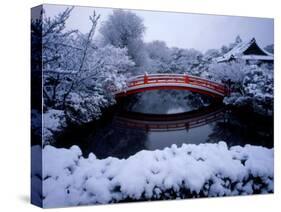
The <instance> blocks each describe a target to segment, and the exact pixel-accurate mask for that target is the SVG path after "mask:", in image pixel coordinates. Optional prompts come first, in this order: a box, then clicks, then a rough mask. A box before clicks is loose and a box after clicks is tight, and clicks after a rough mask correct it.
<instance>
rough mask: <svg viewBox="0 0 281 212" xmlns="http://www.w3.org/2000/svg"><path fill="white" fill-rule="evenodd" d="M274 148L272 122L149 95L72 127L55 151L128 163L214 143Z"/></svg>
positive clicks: (196, 99)
mask: <svg viewBox="0 0 281 212" xmlns="http://www.w3.org/2000/svg"><path fill="white" fill-rule="evenodd" d="M221 140H223V141H225V142H226V143H227V144H228V146H235V145H240V146H244V145H246V144H252V145H259V146H265V147H270V148H271V147H273V118H272V117H262V116H259V115H257V114H254V113H251V112H249V111H246V110H244V109H243V110H242V109H240V110H237V109H236V110H232V109H229V108H226V107H225V106H223V105H222V104H221V103H219V102H214V101H213V100H212V99H211V98H208V97H205V96H201V95H198V94H192V93H188V92H186V91H165V90H164V91H149V92H144V93H140V94H137V95H132V96H128V97H125V98H123V99H121V100H119V101H118V103H117V105H116V106H115V107H113V108H111V109H110V110H108V111H107V112H106V113H105V114H104V115H103V117H101V119H100V120H99V121H96V122H93V123H91V124H88V125H85V126H79V127H77V126H76V127H70V128H69V129H67V130H66V131H65V132H64V133H63V134H62V135H60V136H59V137H58V138H57V143H56V144H54V145H55V146H57V147H65V148H69V147H70V146H72V145H78V146H79V147H80V148H81V150H82V152H83V155H84V156H85V157H87V156H88V155H89V153H91V152H92V153H94V154H95V155H96V156H97V157H98V158H100V159H102V158H106V157H109V156H112V157H118V158H128V157H130V156H131V155H134V154H135V153H137V152H139V151H141V150H156V149H164V148H165V147H170V146H171V145H172V144H176V145H177V146H181V145H182V144H184V143H186V144H200V143H217V142H218V141H221Z"/></svg>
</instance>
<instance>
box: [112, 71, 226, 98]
mask: <svg viewBox="0 0 281 212" xmlns="http://www.w3.org/2000/svg"><path fill="white" fill-rule="evenodd" d="M169 89H174V90H188V91H191V92H196V93H201V94H205V95H208V96H212V97H221V98H222V97H224V96H226V95H228V93H229V89H228V88H227V87H226V86H225V85H224V84H221V83H218V82H214V81H211V80H207V79H203V78H201V77H195V76H191V75H187V74H149V75H148V74H144V75H139V76H135V77H132V78H130V79H128V81H127V88H126V89H124V90H121V91H117V92H115V95H116V96H117V97H120V96H127V95H130V94H134V93H140V92H144V91H148V90H169Z"/></svg>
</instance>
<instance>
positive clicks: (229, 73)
mask: <svg viewBox="0 0 281 212" xmlns="http://www.w3.org/2000/svg"><path fill="white" fill-rule="evenodd" d="M245 66H246V63H245V62H244V61H236V62H230V63H212V64H210V65H209V67H208V74H209V77H210V78H212V79H214V80H217V81H220V82H223V83H228V84H229V85H232V89H235V90H239V91H241V89H242V83H243V79H244V77H245V74H246V70H245Z"/></svg>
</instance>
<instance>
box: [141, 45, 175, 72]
mask: <svg viewBox="0 0 281 212" xmlns="http://www.w3.org/2000/svg"><path fill="white" fill-rule="evenodd" d="M145 50H146V52H147V56H148V65H147V68H146V69H147V70H148V72H151V73H167V72H171V70H170V61H171V50H170V49H169V48H168V47H167V46H166V44H165V42H163V41H153V42H150V43H147V44H146V46H145Z"/></svg>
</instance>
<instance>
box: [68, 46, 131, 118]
mask: <svg viewBox="0 0 281 212" xmlns="http://www.w3.org/2000/svg"><path fill="white" fill-rule="evenodd" d="M133 66H134V63H133V62H132V61H131V60H130V59H129V57H128V56H127V50H126V49H125V48H123V49H121V48H116V47H113V46H110V45H108V46H105V47H104V48H100V49H97V50H96V51H94V52H93V54H91V55H89V58H88V62H87V65H86V70H85V71H83V72H81V74H79V75H78V77H77V79H76V80H75V81H74V82H73V83H74V84H73V87H72V91H71V92H70V93H69V95H68V97H67V98H66V105H65V106H66V109H65V111H66V113H67V114H66V115H67V117H68V118H70V120H71V121H72V122H75V123H87V122H89V121H92V120H93V119H96V118H98V117H99V116H100V115H101V112H102V111H101V110H102V109H103V108H105V107H106V106H108V105H111V104H113V103H114V102H115V99H114V96H113V92H114V91H117V90H120V89H123V88H124V87H125V86H126V83H125V80H126V77H125V73H126V72H127V71H128V70H130V68H132V67H133Z"/></svg>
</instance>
